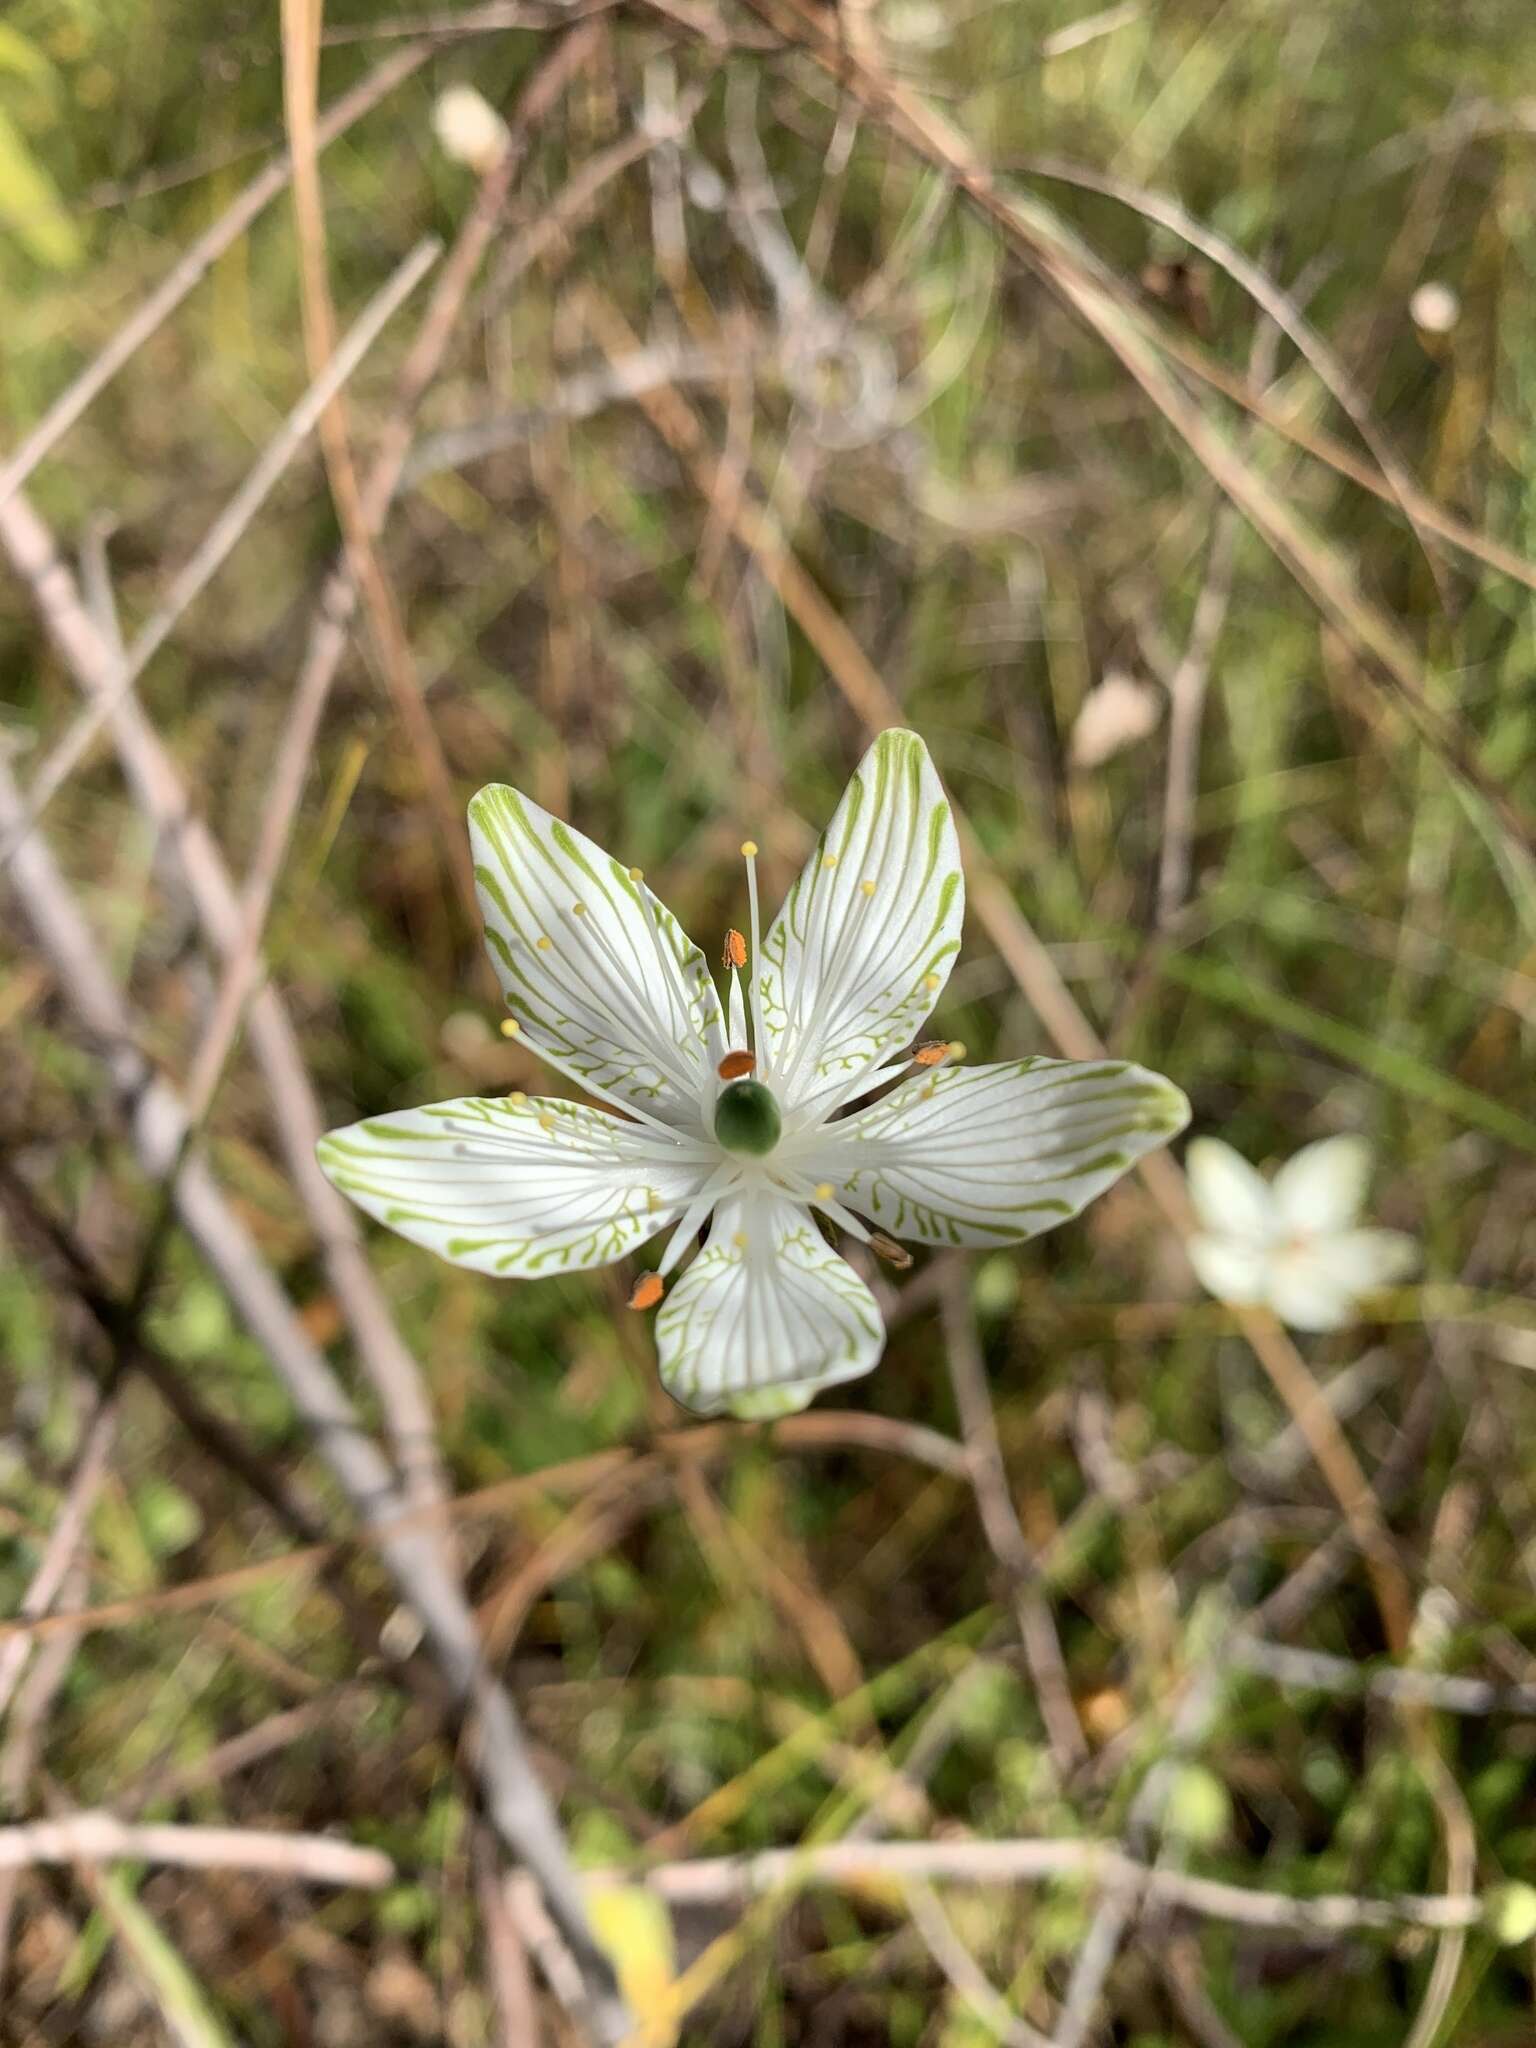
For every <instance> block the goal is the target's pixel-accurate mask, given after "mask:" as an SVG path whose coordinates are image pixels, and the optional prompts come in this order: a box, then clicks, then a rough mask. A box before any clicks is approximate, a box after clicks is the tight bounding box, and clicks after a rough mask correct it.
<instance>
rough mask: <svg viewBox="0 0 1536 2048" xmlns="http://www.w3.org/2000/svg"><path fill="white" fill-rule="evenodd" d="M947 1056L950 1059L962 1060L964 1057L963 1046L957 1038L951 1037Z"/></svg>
mask: <svg viewBox="0 0 1536 2048" xmlns="http://www.w3.org/2000/svg"><path fill="white" fill-rule="evenodd" d="M949 1056H950V1058H951V1059H952V1060H963V1059H964V1058H965V1047H964V1046H963V1045H962V1044H961V1042H960V1040H959V1039H958V1038H952V1039H951V1040H950V1041H949Z"/></svg>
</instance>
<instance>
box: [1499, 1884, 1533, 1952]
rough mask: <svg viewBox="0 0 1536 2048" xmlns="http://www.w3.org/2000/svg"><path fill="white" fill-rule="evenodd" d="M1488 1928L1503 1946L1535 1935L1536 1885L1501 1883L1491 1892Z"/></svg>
mask: <svg viewBox="0 0 1536 2048" xmlns="http://www.w3.org/2000/svg"><path fill="white" fill-rule="evenodd" d="M1488 1932H1489V1933H1490V1934H1491V1935H1492V1936H1493V1938H1494V1940H1495V1941H1497V1942H1499V1943H1500V1944H1501V1945H1502V1946H1503V1947H1505V1948H1513V1947H1515V1945H1516V1944H1517V1943H1518V1942H1522V1941H1530V1940H1531V1939H1532V1938H1533V1937H1536V1885H1529V1884H1501V1885H1500V1886H1499V1888H1498V1890H1497V1891H1493V1892H1490V1893H1489V1894H1488Z"/></svg>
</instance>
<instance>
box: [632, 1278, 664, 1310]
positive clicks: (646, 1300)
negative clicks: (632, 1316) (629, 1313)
mask: <svg viewBox="0 0 1536 2048" xmlns="http://www.w3.org/2000/svg"><path fill="white" fill-rule="evenodd" d="M666 1291H667V1285H666V1282H665V1281H664V1280H663V1279H662V1277H661V1275H660V1274H659V1273H642V1274H641V1275H640V1278H639V1279H638V1280H637V1281H636V1282H635V1285H634V1291H633V1292H632V1293H631V1295H630V1297H629V1305H630V1307H631V1308H654V1307H655V1306H656V1304H657V1302H658V1301H660V1299H661V1297H662V1296H663V1295H664V1294H665V1293H666Z"/></svg>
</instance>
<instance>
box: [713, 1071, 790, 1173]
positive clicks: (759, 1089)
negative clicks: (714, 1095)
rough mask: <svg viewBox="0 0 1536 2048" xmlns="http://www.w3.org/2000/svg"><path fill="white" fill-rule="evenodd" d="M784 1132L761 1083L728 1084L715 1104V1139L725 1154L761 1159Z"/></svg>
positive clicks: (773, 1105) (769, 1097)
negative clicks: (745, 1154)
mask: <svg viewBox="0 0 1536 2048" xmlns="http://www.w3.org/2000/svg"><path fill="white" fill-rule="evenodd" d="M783 1128H784V1126H783V1123H782V1121H781V1120H780V1117H779V1105H778V1104H777V1103H776V1102H775V1101H774V1099H773V1097H772V1096H771V1095H770V1094H769V1092H768V1090H767V1089H766V1088H765V1087H764V1086H763V1084H762V1082H761V1081H732V1083H731V1084H730V1086H729V1087H728V1088H722V1089H721V1090H720V1097H719V1100H718V1101H717V1102H716V1104H715V1136H716V1137H717V1138H718V1139H719V1141H720V1143H721V1144H722V1145H723V1146H724V1147H725V1149H726V1151H727V1152H750V1153H751V1155H752V1157H753V1158H754V1159H761V1158H762V1156H763V1154H764V1153H765V1152H771V1151H772V1150H773V1148H774V1146H775V1145H777V1143H778V1142H779V1133H780V1131H781V1130H782V1129H783Z"/></svg>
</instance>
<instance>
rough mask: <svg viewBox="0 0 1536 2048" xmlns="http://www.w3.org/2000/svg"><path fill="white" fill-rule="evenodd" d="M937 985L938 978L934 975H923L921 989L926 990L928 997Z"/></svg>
mask: <svg viewBox="0 0 1536 2048" xmlns="http://www.w3.org/2000/svg"><path fill="white" fill-rule="evenodd" d="M938 985H939V977H938V976H937V975H936V974H925V975H924V976H923V987H924V988H925V989H927V991H928V993H929V994H930V995H932V993H933V991H934V990H935V989H936V988H937V987H938Z"/></svg>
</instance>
